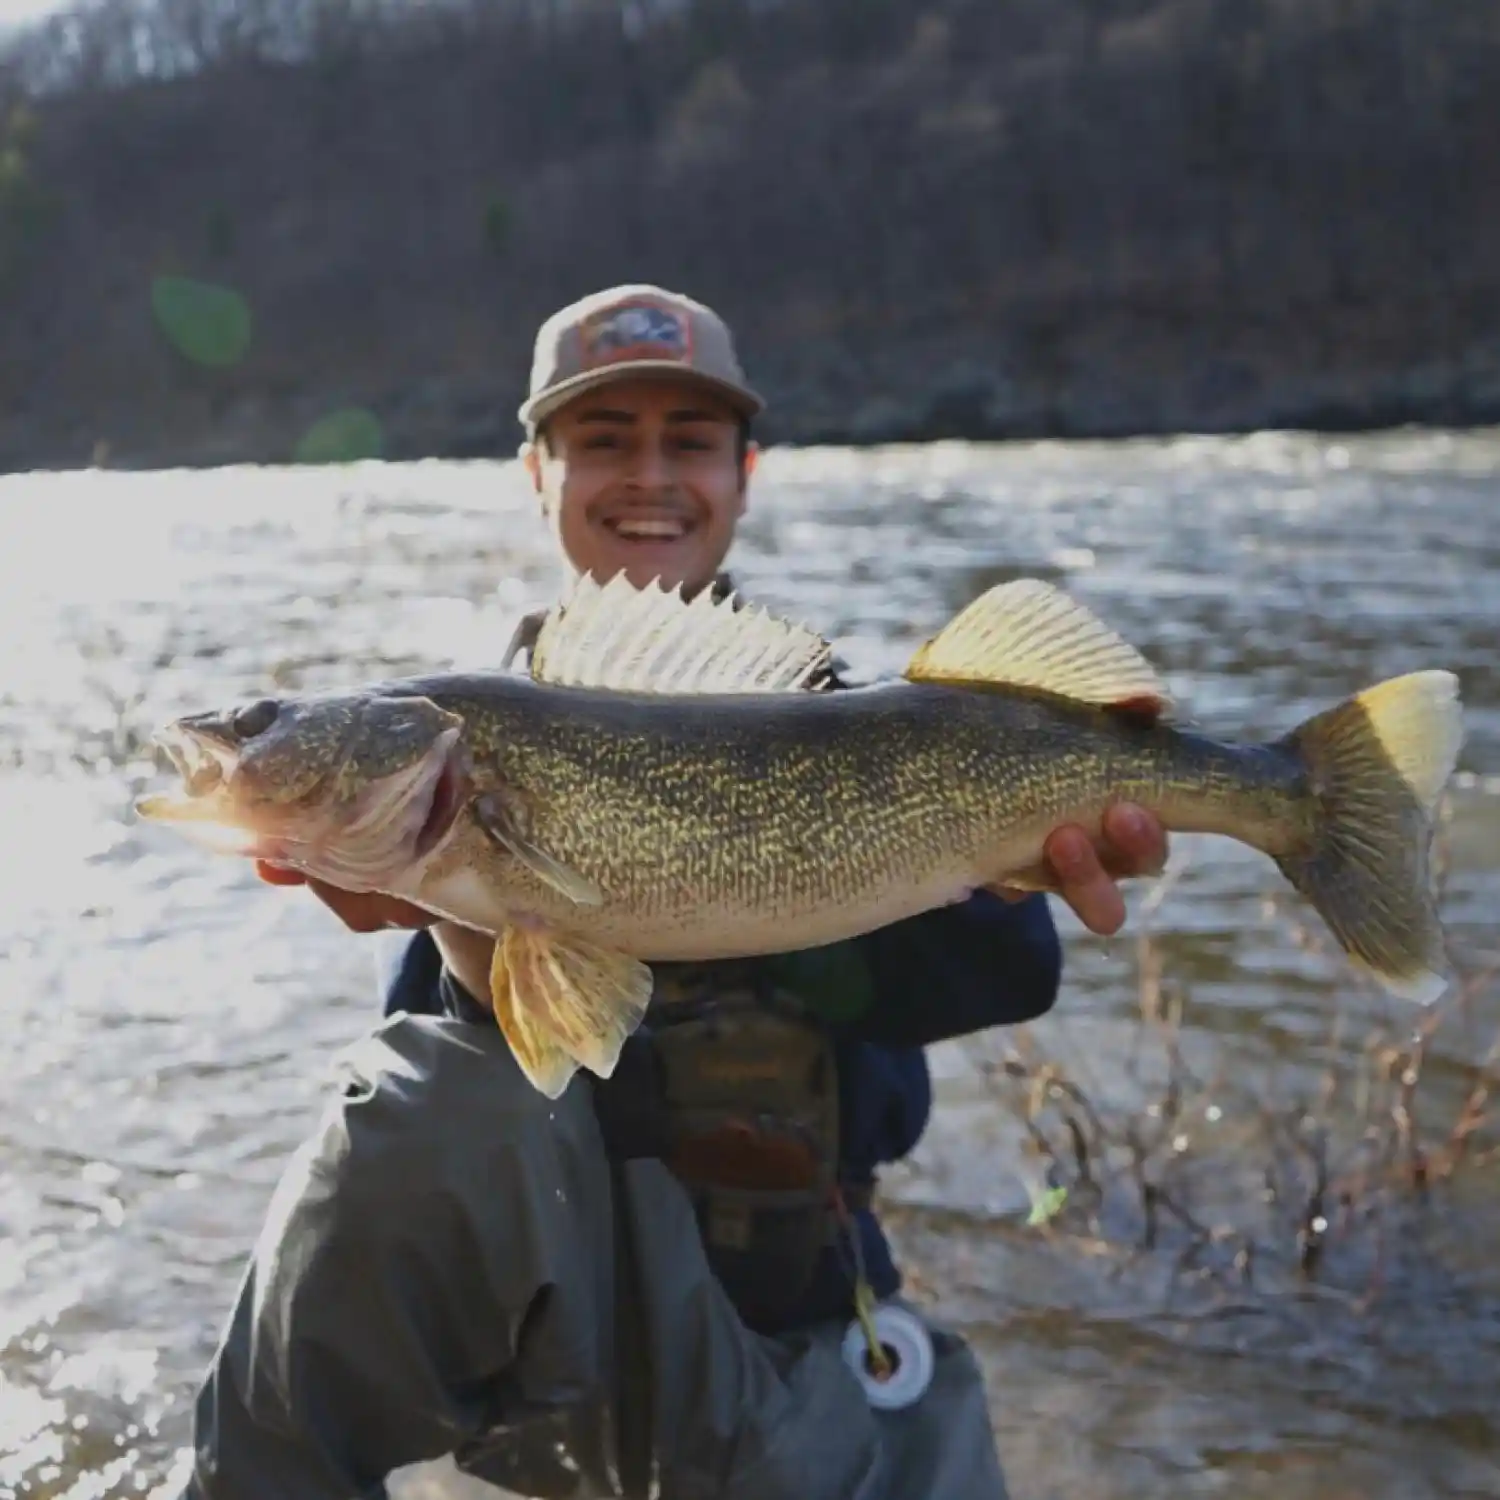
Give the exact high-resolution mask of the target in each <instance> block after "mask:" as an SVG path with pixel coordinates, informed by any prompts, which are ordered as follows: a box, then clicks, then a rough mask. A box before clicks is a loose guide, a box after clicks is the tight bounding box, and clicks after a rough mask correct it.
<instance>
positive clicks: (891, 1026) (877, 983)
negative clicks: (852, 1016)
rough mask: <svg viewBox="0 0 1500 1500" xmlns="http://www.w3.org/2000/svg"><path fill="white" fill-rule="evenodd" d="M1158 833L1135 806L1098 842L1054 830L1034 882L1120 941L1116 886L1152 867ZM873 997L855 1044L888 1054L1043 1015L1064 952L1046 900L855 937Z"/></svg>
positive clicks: (927, 917) (1157, 857) (987, 902)
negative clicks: (887, 1049) (863, 1042)
mask: <svg viewBox="0 0 1500 1500" xmlns="http://www.w3.org/2000/svg"><path fill="white" fill-rule="evenodd" d="M1166 854H1167V841H1166V834H1165V832H1164V830H1163V829H1162V827H1161V825H1160V823H1158V822H1157V820H1156V819H1155V818H1153V817H1151V816H1150V815H1149V814H1147V813H1145V812H1143V811H1142V810H1141V809H1139V808H1136V807H1132V806H1127V805H1121V806H1118V807H1114V808H1111V809H1110V811H1109V813H1108V814H1107V815H1106V817H1105V820H1104V828H1103V836H1102V838H1101V839H1100V840H1099V842H1098V844H1097V845H1096V844H1095V843H1094V842H1093V841H1092V840H1091V839H1090V838H1089V837H1088V835H1087V834H1086V833H1085V832H1084V831H1083V830H1082V829H1080V828H1072V827H1065V828H1059V829H1057V830H1056V831H1055V832H1054V833H1053V834H1052V835H1051V836H1050V837H1049V838H1048V840H1047V843H1046V845H1045V846H1044V851H1043V859H1042V877H1043V878H1044V879H1045V880H1046V881H1047V882H1048V883H1049V884H1050V885H1052V886H1054V887H1055V888H1056V890H1057V892H1058V894H1059V895H1060V896H1061V897H1062V898H1063V900H1065V901H1066V902H1067V903H1068V905H1069V906H1070V907H1071V908H1072V909H1073V911H1074V913H1075V915H1076V916H1077V917H1078V919H1079V920H1080V921H1081V922H1082V923H1083V924H1084V925H1085V926H1086V927H1088V928H1089V929H1090V930H1091V931H1093V932H1097V933H1100V934H1102V935H1105V936H1107V935H1109V934H1111V933H1114V932H1117V931H1118V930H1119V928H1120V926H1121V925H1122V924H1123V922H1124V920H1125V903H1124V900H1123V898H1122V897H1121V895H1120V892H1119V889H1118V887H1117V886H1116V884H1115V882H1116V880H1117V879H1119V878H1122V877H1125V876H1131V875H1144V874H1148V873H1150V872H1152V871H1155V870H1159V869H1160V868H1161V866H1162V865H1163V864H1164V863H1165V861H1166ZM859 943H860V946H861V949H862V952H863V954H864V957H865V961H866V964H867V965H868V969H869V975H870V981H871V986H872V992H873V998H872V1001H871V1004H870V1006H869V1008H868V1010H867V1011H866V1013H865V1014H864V1015H863V1016H862V1017H861V1018H860V1021H859V1023H858V1026H857V1030H858V1033H859V1035H860V1036H861V1037H865V1038H868V1039H869V1040H870V1041H875V1042H882V1043H884V1044H885V1045H887V1046H893V1047H903V1046H904V1047H917V1046H927V1045H929V1044H931V1043H933V1042H937V1041H942V1040H944V1039H945V1038H948V1037H955V1036H964V1035H966V1034H968V1033H969V1032H973V1031H982V1030H984V1029H985V1028H986V1027H989V1026H1014V1025H1018V1024H1020V1023H1021V1022H1024V1021H1033V1020H1035V1019H1036V1018H1037V1017H1038V1016H1042V1015H1045V1014H1046V1013H1047V1011H1049V1010H1050V1009H1051V1008H1052V1006H1053V1004H1054V1003H1055V1001H1056V999H1057V992H1058V986H1059V984H1060V982H1061V979H1062V945H1061V943H1060V941H1059V940H1058V935H1057V928H1056V926H1055V924H1054V923H1053V920H1052V912H1051V910H1050V908H1049V906H1048V904H1047V899H1046V897H1044V896H1041V895H1026V894H1024V893H1022V892H1017V891H1005V890H996V891H985V890H981V891H976V892H975V893H974V894H973V895H972V896H971V897H970V898H969V899H968V900H967V901H964V902H960V903H958V904H956V905H953V906H946V907H939V908H937V909H936V910H934V911H929V912H922V913H921V914H919V915H918V916H915V917H910V918H908V919H907V920H906V921H904V922H896V923H893V924H892V925H891V926H890V927H886V928H883V929H881V930H880V931H878V932H872V933H869V934H867V935H866V936H865V937H864V938H861V939H860V940H859Z"/></svg>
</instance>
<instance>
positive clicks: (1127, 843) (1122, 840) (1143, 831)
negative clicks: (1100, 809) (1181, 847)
mask: <svg viewBox="0 0 1500 1500" xmlns="http://www.w3.org/2000/svg"><path fill="white" fill-rule="evenodd" d="M1103 832H1104V838H1105V840H1106V843H1107V844H1108V845H1109V847H1108V848H1107V849H1106V851H1105V863H1106V864H1107V865H1108V866H1109V868H1110V869H1111V870H1112V871H1113V872H1114V873H1115V874H1116V875H1117V876H1124V877H1129V876H1133V875H1157V874H1160V873H1161V871H1162V869H1163V868H1164V867H1165V865H1166V863H1167V833H1166V830H1165V829H1164V828H1163V827H1162V826H1161V820H1160V819H1158V818H1155V817H1153V816H1152V815H1151V814H1150V813H1148V812H1147V811H1146V810H1145V808H1143V807H1137V806H1135V804H1134V803H1130V802H1121V803H1118V804H1116V805H1115V806H1114V807H1111V808H1109V809H1108V810H1107V811H1106V812H1105V814H1104V819H1103Z"/></svg>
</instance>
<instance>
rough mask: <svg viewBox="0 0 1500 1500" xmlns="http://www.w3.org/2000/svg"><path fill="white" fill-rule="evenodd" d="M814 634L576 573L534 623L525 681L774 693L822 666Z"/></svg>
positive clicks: (715, 601) (751, 612) (703, 598)
mask: <svg viewBox="0 0 1500 1500" xmlns="http://www.w3.org/2000/svg"><path fill="white" fill-rule="evenodd" d="M831 659H832V649H831V647H830V646H829V644H828V642H827V641H826V640H824V639H823V637H822V636H820V635H817V634H816V633H815V632H813V631H811V630H808V629H807V628H806V627H804V626H801V625H794V624H792V623H790V622H789V621H787V620H780V619H777V618H776V617H775V616H774V615H770V614H767V613H766V611H765V610H763V609H753V608H748V607H745V608H740V607H736V603H735V599H734V597H733V596H732V595H731V596H729V597H728V598H715V597H714V595H713V594H712V592H711V591H709V590H707V589H705V590H704V591H703V592H702V593H701V594H699V595H698V596H697V597H696V598H694V599H693V600H691V601H688V600H687V599H684V598H683V596H682V592H681V590H680V589H676V590H668V589H666V588H663V587H662V586H661V584H660V583H659V582H657V583H651V584H648V585H647V586H646V587H645V588H644V589H638V588H636V587H635V586H634V585H633V584H632V583H631V582H630V581H629V580H628V579H627V578H626V577H625V575H624V574H623V573H618V574H616V575H615V576H614V577H613V578H612V579H610V581H609V582H608V583H606V584H604V585H603V586H601V585H600V584H598V583H596V582H595V581H594V579H593V577H592V576H590V575H587V574H586V575H585V576H584V577H582V578H580V579H579V580H578V582H577V584H576V585H575V586H574V587H573V589H572V590H571V591H570V592H569V594H568V597H567V598H566V599H564V600H563V602H562V603H561V604H559V605H557V606H556V607H555V608H554V609H552V610H551V611H550V612H549V613H548V615H547V617H546V619H544V620H543V621H542V625H541V629H540V630H539V631H538V633H537V639H536V645H535V646H534V647H533V648H532V652H531V675H532V677H533V678H535V679H536V681H538V682H546V683H551V684H553V685H555V686H559V687H586V688H604V689H609V690H612V691H615V692H634V693H779V692H791V691H795V690H796V689H798V688H803V687H806V686H807V685H808V683H809V682H810V681H811V679H813V678H814V677H816V676H817V675H818V674H819V673H820V672H822V671H825V670H827V668H828V667H829V664H830V662H831Z"/></svg>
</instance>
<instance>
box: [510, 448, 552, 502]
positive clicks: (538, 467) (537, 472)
mask: <svg viewBox="0 0 1500 1500" xmlns="http://www.w3.org/2000/svg"><path fill="white" fill-rule="evenodd" d="M517 457H518V458H519V459H520V460H521V465H522V467H523V468H524V469H525V470H526V472H527V474H529V475H530V476H531V487H532V489H533V490H535V491H536V493H537V494H538V495H542V455H541V453H540V452H538V450H537V446H536V444H535V443H532V442H525V443H522V444H521V446H520V448H519V449H517ZM542 499H543V508H544V509H545V506H546V497H545V496H542Z"/></svg>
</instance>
